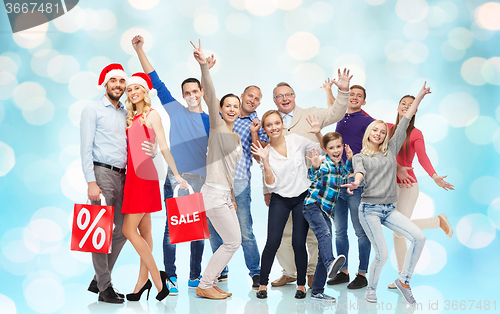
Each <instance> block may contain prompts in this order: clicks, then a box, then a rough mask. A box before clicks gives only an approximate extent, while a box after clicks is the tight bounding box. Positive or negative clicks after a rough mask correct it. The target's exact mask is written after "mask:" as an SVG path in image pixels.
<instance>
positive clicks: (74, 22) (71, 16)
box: [53, 6, 87, 33]
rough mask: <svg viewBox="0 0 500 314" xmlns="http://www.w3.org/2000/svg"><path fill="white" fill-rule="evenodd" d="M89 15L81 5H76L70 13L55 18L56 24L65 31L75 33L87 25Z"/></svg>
mask: <svg viewBox="0 0 500 314" xmlns="http://www.w3.org/2000/svg"><path fill="white" fill-rule="evenodd" d="M86 21H87V15H86V14H85V11H84V10H83V9H81V8H80V7H79V6H75V7H74V8H73V9H71V10H70V11H69V12H68V13H66V14H64V15H63V16H60V17H58V18H57V19H55V20H53V23H54V26H55V27H56V28H57V29H58V30H60V31H61V32H65V33H74V32H76V31H78V30H80V29H82V28H83V27H84V26H85V23H86Z"/></svg>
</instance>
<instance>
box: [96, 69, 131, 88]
mask: <svg viewBox="0 0 500 314" xmlns="http://www.w3.org/2000/svg"><path fill="white" fill-rule="evenodd" d="M115 76H116V77H123V78H124V79H125V80H126V79H127V74H125V70H123V67H122V66H121V64H118V63H112V64H110V65H108V66H106V67H105V68H104V69H102V71H101V75H99V82H98V84H97V86H96V90H97V91H99V92H100V91H103V90H104V85H106V83H108V81H109V79H110V78H112V77H115Z"/></svg>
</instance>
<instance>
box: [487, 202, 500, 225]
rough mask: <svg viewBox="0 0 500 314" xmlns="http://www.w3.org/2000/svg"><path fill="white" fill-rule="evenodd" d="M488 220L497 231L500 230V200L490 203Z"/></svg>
mask: <svg viewBox="0 0 500 314" xmlns="http://www.w3.org/2000/svg"><path fill="white" fill-rule="evenodd" d="M488 218H489V219H491V221H492V222H493V224H494V225H495V227H496V228H497V229H500V198H497V199H495V200H493V202H491V204H490V206H489V207H488Z"/></svg>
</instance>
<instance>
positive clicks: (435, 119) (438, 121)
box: [416, 113, 448, 143]
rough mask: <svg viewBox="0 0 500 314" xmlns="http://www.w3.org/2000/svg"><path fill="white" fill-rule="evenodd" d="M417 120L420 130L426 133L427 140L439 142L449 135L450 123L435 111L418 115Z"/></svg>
mask: <svg viewBox="0 0 500 314" xmlns="http://www.w3.org/2000/svg"><path fill="white" fill-rule="evenodd" d="M416 122H417V124H418V128H419V129H420V131H422V133H423V134H425V141H426V142H429V143H437V142H439V141H441V140H443V139H444V138H446V136H447V135H448V123H447V121H446V119H444V118H443V116H442V115H439V114H435V113H427V114H424V115H422V116H418V115H417V121H416Z"/></svg>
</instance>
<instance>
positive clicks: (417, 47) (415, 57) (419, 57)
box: [404, 41, 429, 63]
mask: <svg viewBox="0 0 500 314" xmlns="http://www.w3.org/2000/svg"><path fill="white" fill-rule="evenodd" d="M404 54H405V58H406V60H408V61H410V62H411V63H422V62H424V61H425V60H426V59H427V57H428V56H429V49H428V48H427V46H426V45H425V44H424V43H422V42H419V41H414V42H411V43H409V44H407V45H406V46H405V51H404Z"/></svg>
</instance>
